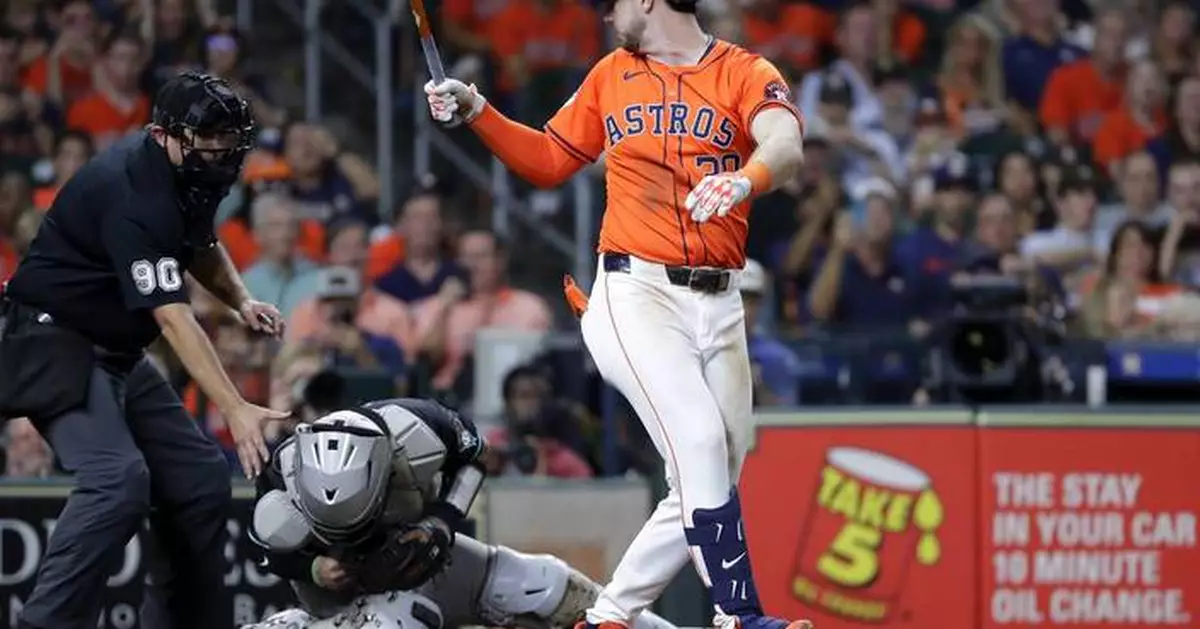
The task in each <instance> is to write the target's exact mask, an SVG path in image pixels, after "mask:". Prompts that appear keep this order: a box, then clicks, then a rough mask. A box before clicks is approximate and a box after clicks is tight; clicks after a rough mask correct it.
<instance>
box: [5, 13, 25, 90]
mask: <svg viewBox="0 0 1200 629" xmlns="http://www.w3.org/2000/svg"><path fill="white" fill-rule="evenodd" d="M20 89H21V33H19V32H17V31H16V30H14V29H13V28H11V27H10V26H8V25H7V24H6V23H0V90H4V91H11V90H20Z"/></svg>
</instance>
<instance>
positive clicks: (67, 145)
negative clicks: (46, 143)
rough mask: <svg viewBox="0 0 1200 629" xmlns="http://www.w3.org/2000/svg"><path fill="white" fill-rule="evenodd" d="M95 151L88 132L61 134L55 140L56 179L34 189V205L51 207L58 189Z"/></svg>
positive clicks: (40, 207)
mask: <svg viewBox="0 0 1200 629" xmlns="http://www.w3.org/2000/svg"><path fill="white" fill-rule="evenodd" d="M94 153H95V150H94V149H93V146H92V138H91V136H89V135H88V134H87V133H84V132H81V131H66V132H64V133H62V134H60V135H59V136H58V139H57V140H56V141H55V142H54V161H53V162H52V164H53V168H54V181H52V182H51V183H50V185H47V186H42V187H40V188H38V189H37V190H34V192H33V207H35V208H37V209H38V210H41V211H43V212H45V211H46V210H48V209H50V204H52V203H54V198H55V197H57V196H58V191H59V190H61V189H62V187H63V186H64V185H66V183H67V181H68V180H69V179H70V178H71V177H74V176H75V173H76V172H78V171H79V169H80V168H83V165H84V164H86V163H87V161H88V160H89V159H91V158H92V155H93V154H94Z"/></svg>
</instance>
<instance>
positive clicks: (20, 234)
mask: <svg viewBox="0 0 1200 629" xmlns="http://www.w3.org/2000/svg"><path fill="white" fill-rule="evenodd" d="M44 217H45V214H44V213H43V212H39V211H37V210H34V209H32V208H30V209H27V210H25V211H24V212H21V215H20V216H18V217H17V221H16V226H15V227H14V229H13V238H12V244H13V249H14V250H16V253H17V258H18V259H20V258H23V257H25V254H26V253H29V245H31V244H33V239H34V238H36V237H37V232H38V228H40V227H41V226H42V219H43V218H44Z"/></svg>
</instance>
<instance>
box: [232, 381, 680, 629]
mask: <svg viewBox="0 0 1200 629" xmlns="http://www.w3.org/2000/svg"><path fill="white" fill-rule="evenodd" d="M484 449H485V444H484V442H483V440H482V439H481V438H480V437H479V435H478V433H477V431H476V429H475V426H474V425H473V424H472V423H471V422H470V421H469V420H467V419H465V418H463V417H460V416H459V415H458V414H457V413H455V412H454V411H452V410H450V409H448V408H446V407H444V406H442V405H440V404H437V403H435V402H432V401H428V400H418V399H407V398H402V399H389V400H382V401H377V402H371V403H368V404H365V405H363V406H359V407H354V408H349V409H345V410H340V411H336V412H333V413H330V414H328V415H325V416H323V417H320V418H318V419H317V420H315V421H313V422H312V423H311V424H301V425H299V426H298V427H297V430H296V434H295V435H293V436H292V437H290V438H288V439H287V440H285V441H284V442H282V443H280V444H279V446H278V447H276V448H275V450H274V452H273V453H272V456H271V459H270V461H269V464H268V465H267V467H266V470H265V471H264V473H263V474H262V475H261V476H260V477H259V479H258V500H257V502H256V504H255V508H254V516H253V525H252V526H251V527H249V531H248V533H249V535H250V538H251V540H252V541H253V542H254V544H255V545H256V547H257V548H259V549H261V557H260V565H262V566H263V567H264V568H266V569H267V570H269V571H271V572H272V573H274V574H276V575H279V576H280V577H283V578H285V579H288V580H289V581H291V583H292V585H293V588H294V589H295V591H296V595H297V598H298V599H299V601H300V604H301V609H292V610H287V611H284V612H280V613H279V614H277V615H276V616H273V617H271V618H268V619H267V620H266V621H264V622H263V623H260V624H258V625H253V626H251V627H253V628H254V629H265V628H267V627H288V628H289V629H291V628H308V629H318V628H320V627H326V626H328V627H339V628H341V629H347V628H359V627H385V628H388V629H392V628H395V629H400V628H404V629H410V628H411V627H414V626H420V625H424V626H425V627H427V628H428V629H440V628H441V627H443V626H444V627H456V626H463V625H488V626H511V627H522V628H525V629H549V628H552V627H571V626H573V625H574V624H575V622H577V621H578V620H580V619H582V618H583V614H584V611H585V610H586V609H587V608H588V606H590V605H591V604H592V603H593V602H594V601H595V599H596V597H597V596H598V594H599V592H600V586H599V585H598V584H596V583H595V582H593V581H592V580H590V579H589V578H587V577H586V576H584V575H583V574H582V573H580V572H578V571H577V570H575V569H573V568H571V567H570V566H568V565H567V564H566V563H565V562H563V561H562V560H560V559H558V558H556V557H552V556H549V555H526V554H523V553H519V552H516V551H514V550H511V549H509V548H505V547H503V546H489V545H486V544H483V543H481V542H479V541H476V540H474V539H472V538H470V537H467V536H466V535H461V534H458V535H456V534H455V533H454V531H455V530H456V529H458V528H459V525H460V524H461V523H462V521H463V519H464V518H465V517H466V514H467V512H468V511H469V510H470V508H471V504H472V502H473V501H474V500H475V496H476V494H478V492H479V489H480V487H481V486H482V484H483V479H484V472H483V466H482V462H481V461H480V459H481V455H482V454H483V452H484ZM638 626H639V627H642V628H643V629H673V625H671V624H669V623H667V622H666V621H664V620H663V619H661V618H659V617H657V616H654V615H653V614H649V613H646V614H642V615H641V616H640V617H639V620H638ZM244 629H251V628H250V627H248V628H244Z"/></svg>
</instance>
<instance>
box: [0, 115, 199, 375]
mask: <svg viewBox="0 0 1200 629" xmlns="http://www.w3.org/2000/svg"><path fill="white" fill-rule="evenodd" d="M174 180H175V173H174V170H173V169H172V167H171V163H170V161H169V159H168V157H167V153H166V150H165V149H163V148H162V147H161V146H159V145H158V143H157V142H155V141H154V140H153V138H151V137H150V134H149V133H148V132H142V133H139V134H134V135H132V136H130V137H128V138H126V139H124V140H121V141H120V142H118V143H117V144H115V145H114V146H112V147H111V148H109V149H108V150H106V151H104V152H103V153H100V154H99V155H97V156H96V157H95V158H94V159H92V160H91V161H90V162H88V163H87V164H86V165H84V167H83V168H82V169H80V170H79V172H78V173H76V175H75V176H74V177H72V178H71V179H70V180H69V181H67V183H66V185H64V186H63V187H62V190H60V191H59V193H58V196H57V197H56V198H55V200H54V204H53V205H52V206H51V207H50V209H49V211H47V213H46V217H45V220H44V221H43V223H42V226H41V228H40V229H39V230H38V233H37V238H35V239H34V241H33V243H32V244H31V245H30V248H29V253H28V254H27V255H26V256H25V258H24V259H23V260H22V261H21V264H20V265H19V266H18V267H17V271H16V273H15V274H13V277H12V279H11V280H9V283H8V289H7V292H6V295H7V296H8V297H9V298H11V299H13V300H14V301H17V302H19V303H22V304H25V305H27V306H32V307H34V308H37V309H40V310H42V311H44V312H46V313H47V314H49V315H50V316H52V317H53V318H54V320H55V322H56V323H58V324H59V325H62V326H63V327H66V328H70V329H72V330H75V331H77V332H80V333H82V334H83V335H84V336H86V337H87V338H88V339H90V340H91V341H92V342H93V343H95V344H97V345H100V346H102V347H104V348H106V349H109V350H111V351H116V352H139V351H141V350H142V349H144V348H145V347H146V346H147V345H149V344H150V343H152V342H153V341H154V340H155V339H156V338H158V336H159V334H160V330H159V328H158V323H157V322H156V321H155V319H154V317H153V314H152V311H153V309H154V308H157V307H158V306H163V305H166V304H170V303H176V302H186V301H188V294H187V288H186V287H185V285H184V281H183V273H184V272H185V271H186V270H187V268H188V266H189V265H190V264H191V262H192V257H193V255H194V253H195V250H196V249H204V248H208V247H212V246H214V245H215V244H216V238H215V237H214V235H213V212H214V211H215V208H209V209H207V210H204V211H200V212H185V211H184V209H183V207H182V206H181V204H180V197H179V195H178V194H177V193H176V191H175V181H174Z"/></svg>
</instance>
